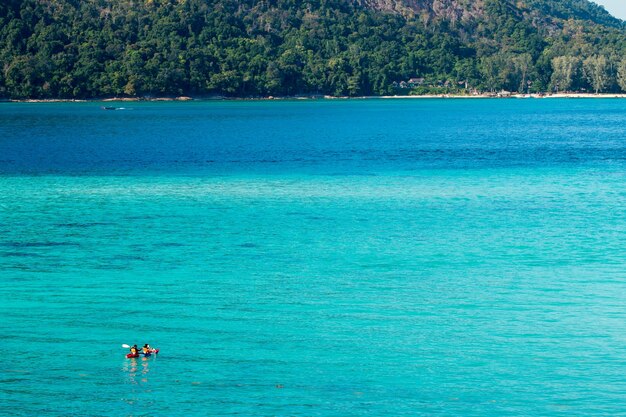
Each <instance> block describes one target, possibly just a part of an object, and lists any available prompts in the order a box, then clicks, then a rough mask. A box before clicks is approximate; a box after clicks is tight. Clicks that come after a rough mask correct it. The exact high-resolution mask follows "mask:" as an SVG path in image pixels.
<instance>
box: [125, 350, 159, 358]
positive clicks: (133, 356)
mask: <svg viewBox="0 0 626 417" xmlns="http://www.w3.org/2000/svg"><path fill="white" fill-rule="evenodd" d="M157 353H159V349H152V350H151V351H149V352H146V353H143V352H139V353H127V354H126V357H127V358H138V357H140V356H141V355H143V356H144V357H145V358H149V357H150V356H152V355H156V354H157Z"/></svg>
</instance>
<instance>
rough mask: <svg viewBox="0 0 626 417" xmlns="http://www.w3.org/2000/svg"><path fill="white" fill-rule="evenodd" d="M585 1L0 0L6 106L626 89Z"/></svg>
mask: <svg viewBox="0 0 626 417" xmlns="http://www.w3.org/2000/svg"><path fill="white" fill-rule="evenodd" d="M623 57H626V31H625V29H624V23H623V22H622V21H620V20H618V19H615V18H613V17H612V16H611V15H609V14H608V13H607V12H606V11H605V10H604V9H603V8H601V7H600V6H597V5H596V4H594V3H591V2H589V1H586V0H311V1H296V0H266V1H251V0H240V1H235V0H223V1H214V0H134V1H133V0H3V1H2V2H0V69H1V71H0V97H5V98H7V97H8V98H97V97H107V96H177V95H191V96H196V97H203V96H204V97H206V96H214V95H224V96H238V97H251V96H269V95H274V96H285V95H299V94H303V95H310V94H328V95H336V96H343V95H351V96H355V95H384V94H408V93H413V94H427V93H445V92H469V91H476V90H479V91H497V90H502V89H504V90H508V91H520V92H521V91H524V92H526V91H528V92H540V91H563V90H583V89H584V90H587V91H607V92H608V91H612V92H615V91H620V90H626V61H625V60H624V59H623Z"/></svg>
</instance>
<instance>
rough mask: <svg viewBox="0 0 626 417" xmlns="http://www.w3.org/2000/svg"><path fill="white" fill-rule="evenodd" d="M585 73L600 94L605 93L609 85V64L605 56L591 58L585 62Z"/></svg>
mask: <svg viewBox="0 0 626 417" xmlns="http://www.w3.org/2000/svg"><path fill="white" fill-rule="evenodd" d="M583 73H584V75H585V78H586V79H587V81H588V82H589V84H591V86H592V87H593V89H594V91H595V92H596V94H598V93H599V92H600V91H604V89H605V88H606V87H607V85H608V83H609V80H610V75H609V62H608V60H607V59H606V57H605V56H604V55H594V56H591V57H589V58H587V59H585V60H584V61H583Z"/></svg>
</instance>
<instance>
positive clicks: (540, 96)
mask: <svg viewBox="0 0 626 417" xmlns="http://www.w3.org/2000/svg"><path fill="white" fill-rule="evenodd" d="M530 98H533V99H555V98H561V99H562V98H566V99H609V98H611V99H623V98H626V93H608V94H605V93H600V94H590V93H556V94H510V95H498V94H479V95H464V94H430V95H419V96H418V95H394V96H359V97H335V96H290V97H274V96H268V97H222V96H216V97H199V98H194V97H187V96H181V97H109V98H97V99H15V100H13V99H5V100H0V103H128V102H160V101H161V102H170V101H176V102H187V101H281V100H283V101H284V100H307V101H309V100H376V99H379V100H398V99H399V100H407V99H410V100H420V99H421V100H432V99H530Z"/></svg>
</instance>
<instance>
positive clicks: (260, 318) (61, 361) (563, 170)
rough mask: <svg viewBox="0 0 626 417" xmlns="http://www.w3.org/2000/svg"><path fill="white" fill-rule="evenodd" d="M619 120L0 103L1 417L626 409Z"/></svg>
mask: <svg viewBox="0 0 626 417" xmlns="http://www.w3.org/2000/svg"><path fill="white" fill-rule="evenodd" d="M625 126H626V102H624V101H619V100H589V101H583V100H580V101H578V100H570V101H567V100H563V101H560V100H555V101H550V100H493V101H492V100H468V101H465V100H461V101H452V100H432V101H431V100H424V101H421V100H420V101H412V100H408V101H402V100H397V101H383V100H367V101H337V102H335V101H332V102H328V101H324V102H228V103H223V102H215V103H133V104H132V106H131V105H129V108H128V109H127V110H123V111H102V110H100V108H99V105H97V104H93V103H82V104H38V105H34V104H2V105H0V317H1V320H0V415H7V416H9V415H11V416H14V415H17V416H32V415H53V416H57V415H58V416H61V415H63V416H66V415H81V416H85V415H86V416H189V415H211V416H226V415H244V416H361V415H371V416H416V415H432V416H523V415H527V416H539V415H545V416H552V415H555V416H560V415H563V416H575V415H580V416H600V415H606V416H615V415H624V414H626V412H625V411H624V404H625V403H626V379H625V378H624V375H626V343H625V342H626V273H625V267H626V249H625V247H626V246H625V245H624V243H625V237H626V191H625V190H626V171H625V168H626V162H625V161H626V146H625V145H626V134H625V133H626V128H625ZM123 343H128V344H133V343H137V344H143V343H150V344H151V345H153V346H155V347H158V348H160V349H161V353H160V354H159V355H158V357H156V358H151V359H149V360H129V359H126V358H124V354H125V353H126V351H125V350H124V349H122V348H121V344H123Z"/></svg>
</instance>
